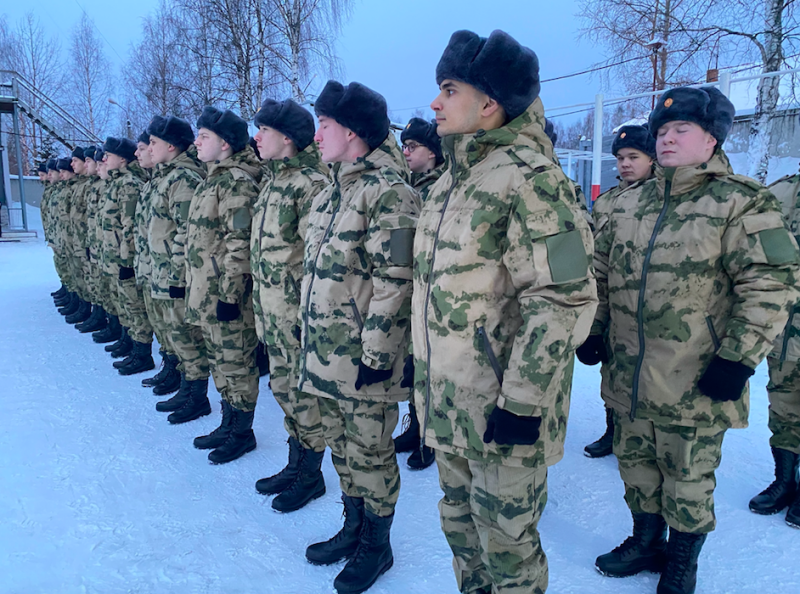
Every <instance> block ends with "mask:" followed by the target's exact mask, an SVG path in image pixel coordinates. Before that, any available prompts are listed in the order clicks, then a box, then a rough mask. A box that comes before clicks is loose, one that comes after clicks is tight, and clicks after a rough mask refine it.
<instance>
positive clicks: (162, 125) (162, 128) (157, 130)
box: [146, 115, 194, 152]
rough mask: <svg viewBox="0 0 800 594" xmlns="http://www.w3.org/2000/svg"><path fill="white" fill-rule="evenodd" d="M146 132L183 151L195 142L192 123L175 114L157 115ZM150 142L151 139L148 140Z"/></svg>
mask: <svg viewBox="0 0 800 594" xmlns="http://www.w3.org/2000/svg"><path fill="white" fill-rule="evenodd" d="M146 134H147V135H148V137H149V136H155V137H156V138H160V139H161V140H163V141H164V142H166V143H169V144H171V145H173V146H175V147H177V148H178V150H179V151H181V152H183V151H185V150H186V149H187V148H189V147H190V146H192V143H194V131H193V130H192V125H191V124H190V123H189V122H187V121H186V120H184V119H183V118H176V117H175V116H158V115H157V116H155V117H154V118H153V121H151V122H150V125H149V126H147V132H146ZM148 142H149V140H148Z"/></svg>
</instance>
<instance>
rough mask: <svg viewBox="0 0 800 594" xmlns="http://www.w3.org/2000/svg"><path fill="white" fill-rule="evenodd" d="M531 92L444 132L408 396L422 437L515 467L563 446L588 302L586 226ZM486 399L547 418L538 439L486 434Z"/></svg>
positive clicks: (421, 255) (545, 458)
mask: <svg viewBox="0 0 800 594" xmlns="http://www.w3.org/2000/svg"><path fill="white" fill-rule="evenodd" d="M543 109H544V108H543V106H542V103H541V101H540V100H539V99H537V100H536V101H534V102H533V103H532V104H531V106H530V107H529V108H528V110H527V111H526V112H524V113H522V114H521V115H520V116H519V117H517V118H516V119H514V120H512V121H511V122H509V123H508V124H506V125H505V126H503V127H501V128H498V129H495V130H491V131H488V132H487V131H483V130H481V131H479V132H478V133H476V134H474V135H453V136H446V137H444V138H443V139H442V148H443V150H444V151H445V153H446V154H447V159H448V163H449V167H448V169H447V171H446V172H445V173H444V174H443V175H442V177H441V178H440V179H439V181H437V182H436V184H434V186H433V187H432V188H431V190H430V193H429V195H428V200H427V201H426V202H425V204H424V205H423V209H422V214H421V215H420V222H419V226H418V228H417V235H416V240H415V243H414V295H413V305H412V310H413V322H412V332H413V344H414V364H415V389H416V405H417V410H418V411H420V415H421V417H422V425H423V434H424V438H425V443H426V444H427V445H428V446H430V447H433V448H435V449H437V450H441V451H443V452H448V453H451V454H454V455H457V456H461V457H464V458H469V459H470V460H477V461H482V462H485V463H497V464H506V465H510V466H525V467H536V466H543V465H550V464H555V463H556V462H557V461H558V460H560V459H561V457H562V456H563V451H564V447H563V444H564V437H565V435H566V429H567V417H568V415H569V403H570V389H571V385H572V370H573V361H574V357H573V353H574V351H575V349H576V348H577V347H578V346H580V345H581V344H582V343H583V341H584V339H585V338H586V336H587V335H588V333H589V328H590V327H591V323H592V318H593V317H594V312H595V308H596V305H597V293H596V289H595V282H594V277H593V274H592V270H591V254H592V252H593V243H592V234H591V230H590V228H589V225H588V223H587V222H586V220H585V219H584V218H583V217H582V216H581V215H580V212H579V209H578V208H577V206H576V199H575V194H574V191H573V186H572V184H571V183H570V182H569V180H568V179H567V178H566V176H565V175H564V173H563V172H562V170H561V167H560V166H558V165H557V164H556V163H555V162H554V160H553V145H552V144H551V143H550V140H549V139H548V138H547V136H546V135H545V133H544V113H543ZM495 406H499V407H500V408H502V409H505V410H508V411H509V412H511V413H513V414H516V415H520V416H537V417H541V418H542V425H541V437H540V439H539V440H537V442H536V443H535V444H533V445H515V446H505V445H498V444H496V443H495V442H491V443H489V444H485V443H484V442H483V435H484V433H485V431H486V420H487V418H488V416H489V415H490V414H491V412H492V410H493V409H494V408H495Z"/></svg>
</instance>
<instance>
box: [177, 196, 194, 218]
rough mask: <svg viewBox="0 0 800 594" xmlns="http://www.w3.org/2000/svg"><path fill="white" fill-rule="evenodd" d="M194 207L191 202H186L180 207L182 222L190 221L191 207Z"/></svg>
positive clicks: (179, 214)
mask: <svg viewBox="0 0 800 594" xmlns="http://www.w3.org/2000/svg"><path fill="white" fill-rule="evenodd" d="M191 205H192V201H191V200H184V201H183V202H181V203H180V204H179V205H178V216H180V217H181V221H182V222H183V221H188V220H189V207H190V206H191Z"/></svg>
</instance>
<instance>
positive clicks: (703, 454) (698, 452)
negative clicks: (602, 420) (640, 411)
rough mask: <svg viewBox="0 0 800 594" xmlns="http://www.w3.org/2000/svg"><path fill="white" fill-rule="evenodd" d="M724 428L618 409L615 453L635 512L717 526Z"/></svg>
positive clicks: (699, 528) (685, 526) (697, 529)
mask: <svg viewBox="0 0 800 594" xmlns="http://www.w3.org/2000/svg"><path fill="white" fill-rule="evenodd" d="M724 437H725V429H724V428H720V427H718V426H717V427H689V426H682V425H677V424H674V423H672V424H667V425H661V424H656V423H653V422H652V421H649V420H645V419H638V418H637V419H634V420H633V421H631V420H630V418H629V417H628V415H626V414H620V413H619V412H617V411H614V444H613V450H614V455H615V456H616V457H617V461H618V462H619V474H620V476H621V477H622V482H623V483H625V502H626V503H627V504H628V507H629V508H630V510H631V513H634V514H659V515H661V516H663V517H664V519H665V520H666V522H667V524H668V525H669V527H670V528H673V529H674V530H677V531H679V532H685V533H689V534H706V533H708V532H711V531H712V530H714V528H715V527H716V516H715V515H714V488H715V487H716V485H717V480H716V477H715V474H714V472H715V471H716V469H717V467H719V463H720V461H721V459H722V440H723V438H724Z"/></svg>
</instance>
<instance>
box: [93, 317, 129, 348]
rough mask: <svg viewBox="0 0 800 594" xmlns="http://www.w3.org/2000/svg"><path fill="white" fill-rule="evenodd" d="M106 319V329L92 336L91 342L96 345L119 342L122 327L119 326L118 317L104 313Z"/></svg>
mask: <svg viewBox="0 0 800 594" xmlns="http://www.w3.org/2000/svg"><path fill="white" fill-rule="evenodd" d="M106 317H107V318H108V324H106V327H105V328H103V329H102V330H100V331H98V332H95V333H94V334H92V340H93V341H95V342H96V343H98V344H103V343H106V342H115V341H117V340H119V337H120V336H121V335H122V326H120V323H119V317H118V316H112V315H110V314H108V313H106Z"/></svg>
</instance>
